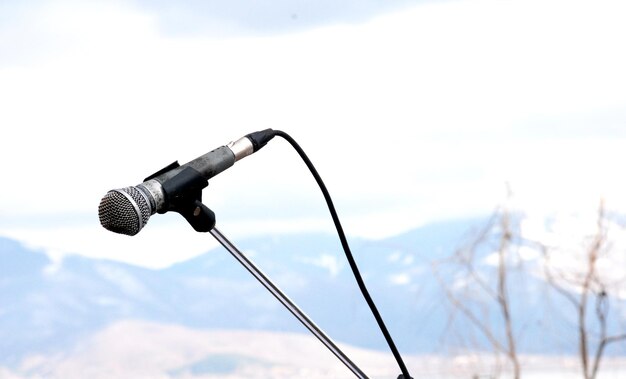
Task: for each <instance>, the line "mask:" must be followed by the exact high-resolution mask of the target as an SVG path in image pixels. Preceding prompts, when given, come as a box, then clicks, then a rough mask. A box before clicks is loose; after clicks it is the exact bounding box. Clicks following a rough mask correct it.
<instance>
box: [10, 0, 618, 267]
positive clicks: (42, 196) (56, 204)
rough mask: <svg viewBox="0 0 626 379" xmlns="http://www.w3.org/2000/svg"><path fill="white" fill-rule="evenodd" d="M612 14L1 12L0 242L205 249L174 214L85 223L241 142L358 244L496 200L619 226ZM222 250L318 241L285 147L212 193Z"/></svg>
mask: <svg viewBox="0 0 626 379" xmlns="http://www.w3.org/2000/svg"><path fill="white" fill-rule="evenodd" d="M624 16H626V4H624V3H623V2H621V1H558V0H543V1H534V0H524V1H517V0H511V1H491V0H459V1H421V2H419V1H418V2H412V1H393V2H380V3H379V2H374V1H367V2H366V1H346V2H332V1H320V2H313V1H311V2H305V1H299V2H295V1H278V2H272V5H266V4H264V3H259V2H253V1H248V0H240V1H237V2H228V5H224V3H223V2H217V1H216V2H200V1H192V0H189V1H179V2H174V3H172V2H158V1H157V2H146V1H142V0H137V1H134V2H132V1H131V2H121V1H106V2H105V1H90V2H82V1H81V2H79V1H71V0H68V1H65V0H50V1H45V0H38V1H32V2H28V3H27V2H19V3H18V2H0V125H1V126H2V131H3V133H2V135H3V137H2V139H1V142H0V144H1V147H0V158H1V162H2V168H3V170H2V171H3V173H4V179H3V180H2V181H1V183H2V184H3V188H2V192H1V193H2V197H0V236H6V237H10V238H16V239H18V240H20V241H23V242H24V243H25V244H27V245H28V246H31V247H34V248H37V249H42V250H43V251H46V252H47V253H48V254H49V255H50V256H52V257H53V258H55V259H58V258H60V257H62V256H64V255H65V254H69V253H77V254H82V255H86V256H90V257H99V258H109V259H116V260H121V261H125V262H129V263H133V264H139V265H143V266H146V267H155V268H156V267H165V266H167V265H169V264H171V263H174V262H177V261H181V260H185V259H188V258H190V257H193V256H195V255H198V254H200V253H203V252H205V251H207V250H208V249H210V248H212V247H213V246H216V243H215V242H214V241H213V240H212V237H210V236H209V235H203V234H197V233H195V232H194V231H193V230H191V228H190V227H189V226H188V225H186V224H185V222H184V220H183V219H182V218H181V217H180V216H179V215H176V214H165V215H155V216H153V217H152V218H151V219H150V221H149V223H148V225H147V227H146V228H145V229H144V230H142V232H141V233H140V234H139V235H137V236H135V237H128V236H121V235H116V234H113V233H110V232H108V231H106V230H104V229H103V228H102V227H100V225H99V222H98V217H97V207H98V204H99V202H100V199H101V198H102V196H103V195H104V194H105V193H106V192H107V191H108V190H110V189H113V188H120V187H125V186H129V185H136V184H139V183H140V182H141V181H142V179H143V178H145V177H146V176H148V175H149V174H151V173H153V172H155V171H157V170H159V169H160V168H162V167H164V166H166V165H167V164H169V163H171V162H173V161H175V160H178V161H180V162H181V163H184V162H186V161H189V160H191V159H193V158H195V157H197V156H199V155H202V154H204V153H206V152H208V151H210V150H212V149H214V148H216V147H219V146H222V145H224V144H226V143H228V142H229V141H232V140H235V139H238V138H240V137H242V136H244V135H245V134H248V133H250V132H252V131H256V130H261V129H266V128H273V129H280V130H283V131H286V132H287V133H289V134H290V135H292V136H293V137H294V138H295V139H296V140H297V141H298V142H299V143H300V144H301V145H302V147H303V148H304V150H305V151H306V152H307V153H308V154H309V156H310V158H311V159H312V160H313V162H314V163H315V165H316V166H317V168H318V171H319V172H320V174H321V175H322V177H323V178H324V180H325V181H326V184H327V186H328V188H329V190H330V192H331V194H332V195H333V197H334V200H335V205H336V206H337V209H338V211H339V212H340V216H341V218H342V221H343V223H344V229H345V230H346V232H347V233H348V235H350V236H352V237H365V238H384V237H387V236H392V235H395V234H399V233H402V232H405V231H407V230H410V229H412V228H416V227H419V226H420V225H423V224H426V223H429V222H435V221H440V220H447V219H454V218H465V217H472V216H477V215H486V214H489V213H490V212H492V210H493V209H494V208H495V207H496V206H498V205H500V204H502V203H503V202H504V201H505V198H506V196H507V191H508V190H507V188H509V189H510V190H511V192H512V194H513V195H512V197H511V200H510V201H509V203H508V204H509V205H510V206H511V207H513V208H515V209H517V210H520V211H523V212H525V213H527V214H531V215H536V216H537V217H544V216H546V215H551V214H593V212H595V210H596V209H597V207H598V204H599V202H600V199H604V200H605V202H606V206H607V208H608V209H609V210H611V211H616V212H626V199H625V197H624V195H623V194H624V193H626V181H625V180H624V179H623V175H622V172H621V171H622V170H620V168H621V167H622V165H623V162H626V149H625V148H624V143H625V142H626V128H625V125H626V70H624V67H626V49H624V48H623V46H624V45H625V41H624V40H625V39H626V24H625V23H624V22H623V19H624ZM203 200H204V202H205V204H206V205H207V206H209V207H210V208H211V209H213V210H214V211H215V213H216V215H217V226H218V228H220V230H221V231H222V232H223V233H224V234H225V235H226V236H228V237H230V238H231V239H233V240H234V241H235V242H236V240H237V239H241V238H246V237H249V236H259V235H271V234H276V233H293V232H307V231H326V232H332V228H333V226H332V223H331V220H330V216H329V215H328V212H327V210H326V207H325V204H324V203H323V199H322V197H321V194H320V193H319V190H318V189H317V188H316V186H315V182H314V181H313V179H312V178H311V177H310V175H309V174H308V173H307V171H306V168H305V166H304V165H303V164H302V163H301V162H300V161H299V159H298V157H297V155H296V154H295V152H294V151H292V150H291V149H290V147H289V146H288V145H287V144H286V143H285V142H284V141H281V140H279V139H275V140H273V141H271V142H270V143H269V144H268V145H267V147H265V148H264V149H263V150H261V151H260V152H258V153H257V154H255V155H253V156H251V157H248V158H246V159H244V160H242V161H240V162H237V163H236V164H235V166H234V167H232V168H230V169H229V170H228V171H226V172H224V173H222V174H220V175H219V176H217V177H215V178H213V179H212V180H211V181H210V184H209V187H208V188H207V189H205V190H204V193H203Z"/></svg>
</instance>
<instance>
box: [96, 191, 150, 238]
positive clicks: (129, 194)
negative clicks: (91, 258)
mask: <svg viewBox="0 0 626 379" xmlns="http://www.w3.org/2000/svg"><path fill="white" fill-rule="evenodd" d="M153 213H154V212H153V208H152V206H151V204H149V203H148V201H146V198H145V197H144V196H143V195H142V194H141V193H140V192H139V190H138V189H137V188H135V187H126V188H122V189H116V190H112V191H109V192H107V194H106V195H104V197H103V198H102V201H100V206H99V207H98V216H99V217H100V224H102V226H103V227H104V228H105V229H108V230H110V231H112V232H115V233H120V234H127V235H129V236H134V235H135V234H137V233H139V231H140V230H141V228H143V227H144V226H145V225H146V223H147V222H148V219H149V218H150V215H152V214H153Z"/></svg>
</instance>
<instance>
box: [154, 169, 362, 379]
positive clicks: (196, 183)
mask: <svg viewBox="0 0 626 379" xmlns="http://www.w3.org/2000/svg"><path fill="white" fill-rule="evenodd" d="M172 167H178V163H177V162H175V163H173V164H172V165H170V166H168V167H166V168H164V169H163V170H161V171H164V170H168V169H171V168H172ZM158 174H159V172H157V173H155V174H153V175H152V176H150V177H148V178H146V180H144V181H147V180H148V179H149V178H151V177H154V176H155V175H158ZM208 184H209V182H208V180H207V179H206V178H205V177H204V176H203V175H202V174H200V173H199V172H198V171H196V170H194V169H192V168H190V167H186V168H184V169H182V170H181V171H180V172H179V173H178V174H176V175H175V176H173V177H172V178H169V179H168V180H166V181H165V182H163V183H162V186H163V191H164V192H165V193H166V194H167V196H168V209H166V210H163V213H164V212H167V211H168V210H169V211H174V212H177V213H180V215H181V216H183V217H184V218H185V219H186V220H187V222H189V224H190V225H191V226H192V227H193V229H194V230H196V231H197V232H203V233H205V232H209V233H211V235H213V237H215V239H216V240H217V241H218V242H219V243H220V244H222V246H224V248H226V250H228V252H230V253H231V254H232V256H233V257H235V259H237V260H238V261H239V263H241V264H242V265H243V267H245V268H246V270H248V272H250V273H251V274H252V276H254V277H255V278H256V279H257V280H258V281H259V282H260V283H261V284H262V285H263V286H264V287H265V288H266V289H267V290H268V291H270V293H271V294H272V295H274V297H275V298H276V299H278V301H280V303H281V304H282V305H284V306H285V308H287V310H289V312H291V314H293V315H294V316H295V317H296V318H297V319H298V320H299V321H300V322H301V323H302V324H303V325H304V326H305V327H306V328H307V329H309V331H310V332H311V333H313V335H314V336H315V337H317V339H319V340H320V341H321V342H322V343H323V344H324V345H325V346H326V347H327V348H328V350H330V351H331V352H332V353H333V354H335V356H336V357H337V358H339V360H340V361H341V362H342V363H343V364H344V365H346V366H347V367H348V368H349V369H350V370H351V371H352V372H353V373H354V375H356V376H357V377H358V378H363V379H367V376H366V375H365V374H364V373H363V371H361V370H360V369H359V368H358V367H357V366H356V365H355V364H354V363H353V362H352V361H351V360H350V359H349V358H348V357H347V356H346V355H345V354H344V353H343V352H342V351H341V349H339V347H337V345H336V344H335V343H334V342H333V341H332V340H331V339H330V337H328V336H327V335H326V334H325V333H324V332H323V331H322V330H321V329H320V328H319V327H318V326H317V325H315V323H313V321H311V319H309V317H308V316H307V315H306V314H305V313H304V312H302V310H300V308H298V306H297V305H295V304H294V302H293V301H291V300H290V299H289V298H288V297H287V296H286V295H285V294H284V293H283V292H282V291H281V290H280V289H279V288H278V287H277V286H276V285H275V284H274V283H272V281H271V280H269V278H268V277H267V276H265V274H263V273H262V272H261V270H259V269H258V268H257V267H256V266H255V265H254V263H252V262H251V261H250V260H249V259H248V258H247V257H246V256H245V255H244V254H243V253H242V252H241V251H239V249H237V247H236V246H235V245H233V243H232V242H230V241H229V240H228V239H227V238H226V237H225V236H224V235H223V234H222V233H221V232H220V231H219V230H217V229H216V228H215V213H214V212H213V211H212V210H211V209H209V208H208V207H207V206H206V205H204V204H203V203H202V189H203V188H205V187H206V186H208Z"/></svg>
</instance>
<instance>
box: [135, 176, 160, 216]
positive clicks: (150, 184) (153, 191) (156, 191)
mask: <svg viewBox="0 0 626 379" xmlns="http://www.w3.org/2000/svg"><path fill="white" fill-rule="evenodd" d="M137 187H141V188H143V189H145V190H146V191H148V193H149V194H150V195H152V199H153V200H154V203H155V204H154V206H155V211H160V210H162V209H163V205H164V204H165V195H164V194H163V187H162V186H161V183H159V182H158V181H157V180H155V179H150V180H148V181H146V182H143V183H141V184H140V185H138V186H137Z"/></svg>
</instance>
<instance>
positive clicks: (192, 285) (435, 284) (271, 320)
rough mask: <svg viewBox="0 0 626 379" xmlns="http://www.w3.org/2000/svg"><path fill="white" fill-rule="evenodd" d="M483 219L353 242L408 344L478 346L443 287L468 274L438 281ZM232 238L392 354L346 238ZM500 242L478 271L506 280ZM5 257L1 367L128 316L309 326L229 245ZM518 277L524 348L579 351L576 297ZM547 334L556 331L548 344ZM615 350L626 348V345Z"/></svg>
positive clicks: (331, 329) (354, 333) (314, 309)
mask: <svg viewBox="0 0 626 379" xmlns="http://www.w3.org/2000/svg"><path fill="white" fill-rule="evenodd" d="M485 222H486V221H485V220H484V219H471V220H462V221H454V222H443V223H438V224H433V225H427V226H424V227H422V228H419V229H416V230H413V231H411V232H408V233H405V234H402V235H399V236H396V237H393V238H388V239H384V240H378V241H371V240H364V239H351V240H350V242H351V247H352V251H353V253H354V256H355V259H356V261H357V263H358V265H359V267H360V269H361V273H362V275H363V277H364V279H365V281H366V284H367V286H368V288H369V290H370V293H371V295H372V297H373V298H374V300H375V302H376V304H377V305H378V308H379V310H380V313H381V315H382V316H383V319H384V320H385V322H386V324H387V327H388V329H389V331H390V333H391V335H392V336H393V337H394V339H395V341H396V343H397V345H398V348H399V349H400V350H401V351H403V352H406V353H420V354H436V353H440V352H442V351H445V350H448V351H449V350H450V349H455V347H454V346H456V349H465V348H471V347H472V346H466V345H463V344H458V341H459V339H457V338H456V335H457V334H459V333H460V332H467V331H469V330H471V329H472V328H473V326H472V325H471V323H469V322H468V321H467V320H466V319H464V318H463V317H461V316H460V315H459V314H458V313H459V312H458V310H455V309H453V308H452V307H450V303H449V302H448V301H447V297H446V294H445V291H443V289H442V288H443V287H442V283H443V284H445V285H449V286H448V288H449V289H453V290H455V289H456V288H457V287H458V283H459V273H460V272H459V270H458V268H457V267H454V266H451V267H448V266H446V265H445V264H444V265H438V266H437V267H440V268H438V271H437V272H438V275H439V280H437V277H436V276H435V275H434V274H433V273H434V272H435V271H434V269H433V267H435V266H434V265H433V262H439V263H442V262H443V263H445V262H447V261H446V259H447V257H450V256H451V255H452V254H453V253H454V252H455V250H456V249H457V248H459V247H461V246H465V245H467V244H468V243H469V241H471V240H472V238H475V236H476V233H477V232H476V231H477V230H478V229H480V227H481V226H482V225H484V224H485ZM495 233H496V234H497V231H496V232H495ZM491 238H492V239H497V235H492V236H491ZM234 242H235V244H236V245H237V246H238V247H239V248H240V249H241V250H242V251H244V253H246V255H247V256H248V257H250V258H251V259H252V260H253V261H254V262H255V263H256V264H257V266H259V268H261V269H262V270H263V271H264V272H265V273H266V274H267V275H268V276H269V277H270V278H271V279H272V280H273V281H274V282H275V283H276V284H277V285H278V286H279V287H280V288H281V289H282V290H283V291H284V292H285V293H286V294H287V295H288V296H289V297H290V298H291V299H292V300H293V301H294V302H295V303H296V304H298V305H299V306H300V307H301V308H302V309H303V310H304V312H305V313H307V314H308V315H309V316H310V317H311V318H312V319H313V320H314V321H315V322H316V324H317V325H319V326H320V327H321V328H322V329H323V330H325V331H326V332H327V334H328V335H329V336H331V337H332V338H333V339H335V340H336V341H338V342H341V343H347V344H351V345H354V346H358V347H361V348H369V349H377V350H381V351H385V352H387V351H388V349H387V348H386V344H385V341H384V340H383V338H382V336H381V333H380V331H379V330H378V328H377V326H376V324H375V322H374V319H373V317H372V316H371V313H370V311H369V309H368V308H367V306H366V305H365V302H364V301H363V299H362V296H361V294H360V293H359V291H358V288H357V286H356V282H355V280H354V278H353V276H352V273H351V272H350V269H349V267H348V265H347V262H346V259H345V256H344V255H343V252H342V251H341V248H340V244H339V240H338V238H337V237H336V236H333V235H326V234H302V235H281V236H268V237H264V238H254V239H247V240H243V241H234ZM493 242H494V241H491V240H488V241H487V242H486V243H485V244H484V246H482V245H481V247H480V248H478V249H477V251H476V254H478V255H479V256H480V260H479V261H480V262H481V265H480V266H479V267H478V270H480V274H481V275H484V277H485V278H487V282H489V283H493V280H494V278H495V277H496V276H497V275H496V273H495V271H494V267H493V266H492V265H489V264H485V263H484V262H485V261H486V259H487V257H488V256H489V254H490V253H492V252H493V250H492V248H493ZM0 258H1V259H2V266H0V274H1V277H0V363H1V364H4V365H6V366H9V367H12V366H15V365H17V364H19V363H20V362H21V361H22V359H23V358H24V357H25V356H28V355H32V354H35V353H41V354H51V353H55V352H59V351H67V350H68V349H72V348H73V347H75V346H76V344H77V343H80V341H84V340H85V339H86V338H88V337H89V336H92V335H94V333H97V332H98V331H100V330H103V329H104V328H106V327H108V326H110V325H113V324H115V323H118V322H122V321H124V320H143V321H146V322H152V323H156V324H167V325H181V326H184V327H187V328H192V329H196V330H197V329H203V330H217V329H219V330H226V329H227V330H233V329H237V330H248V331H251V332H252V331H277V332H281V333H292V332H298V333H305V334H306V333H308V332H307V331H306V329H304V327H303V326H302V325H300V324H299V322H298V321H296V320H295V319H294V318H293V317H292V316H291V314H290V313H289V312H288V311H287V310H285V309H284V308H283V307H282V306H281V305H280V304H279V303H278V302H277V301H276V299H274V298H273V297H272V296H271V295H270V294H269V293H268V292H267V291H266V290H265V289H264V288H263V287H262V286H261V285H260V284H259V283H257V282H256V281H255V280H254V279H253V278H252V276H251V275H249V273H248V272H246V271H245V269H244V268H242V267H241V266H240V265H239V264H238V263H237V262H236V261H235V260H234V259H233V258H232V257H231V256H230V254H229V253H228V252H227V251H226V250H224V249H222V248H216V249H214V250H211V251H209V252H207V253H206V254H203V255H201V256H198V257H196V258H193V259H191V260H188V261H185V262H181V263H178V264H175V265H173V266H171V267H168V268H165V269H161V270H152V269H147V268H142V267H136V266H132V265H128V264H123V263H120V262H115V261H109V260H100V259H90V258H85V257H80V256H68V257H66V258H65V259H63V260H62V261H61V262H52V261H50V260H49V259H48V258H47V257H46V255H45V254H44V253H43V252H41V251H33V250H30V249H28V248H25V247H24V246H22V245H20V244H19V243H17V242H15V241H12V240H8V239H5V238H0ZM510 282H511V283H513V284H512V285H511V286H510V297H511V299H512V314H514V315H515V316H514V317H515V320H516V321H518V325H520V326H519V329H518V330H517V332H519V334H520V344H519V350H520V351H522V352H526V353H537V354H556V353H559V354H563V353H574V352H575V351H576V344H575V341H576V339H575V324H574V323H573V320H574V315H573V314H572V312H569V310H571V307H570V305H569V304H567V303H566V300H564V299H563V298H561V297H558V296H554V295H552V296H546V293H547V292H546V291H548V289H547V287H546V284H545V281H544V280H543V279H541V278H540V277H539V276H537V275H528V274H527V273H524V272H522V271H517V270H514V271H512V272H511V278H510ZM466 295H467V294H466ZM469 295H470V296H479V295H480V294H479V293H473V294H472V293H470V294H469ZM486 304H488V303H486ZM617 305H618V306H622V307H623V306H624V305H626V304H624V302H623V301H622V302H621V303H618V304H617ZM487 308H488V309H487ZM494 308H495V306H493V305H488V306H486V308H485V309H486V311H485V312H486V313H485V312H484V313H483V314H484V315H485V317H487V318H489V319H490V320H491V318H493V320H492V321H490V322H491V324H492V325H493V326H495V327H498V326H499V325H500V324H501V321H499V320H498V318H497V317H496V316H497V309H494ZM617 321H619V322H624V320H617ZM546 331H548V332H549V333H548V334H549V335H550V336H551V337H555V336H556V337H558V338H552V339H551V340H548V339H547V338H545V336H546ZM464 338H465V340H467V339H471V338H473V339H475V345H474V348H478V349H482V348H484V346H485V343H484V342H485V341H483V340H484V338H482V337H480V336H479V335H477V333H475V332H474V335H471V334H470V336H469V337H464ZM481 338H482V339H483V340H481ZM572 341H573V342H572ZM455 344H457V345H455ZM450 346H452V347H450ZM610 351H617V352H618V353H620V354H624V350H623V348H622V350H610Z"/></svg>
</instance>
